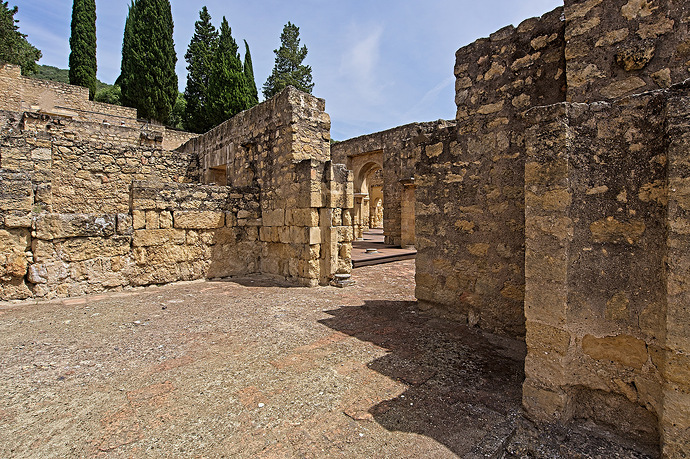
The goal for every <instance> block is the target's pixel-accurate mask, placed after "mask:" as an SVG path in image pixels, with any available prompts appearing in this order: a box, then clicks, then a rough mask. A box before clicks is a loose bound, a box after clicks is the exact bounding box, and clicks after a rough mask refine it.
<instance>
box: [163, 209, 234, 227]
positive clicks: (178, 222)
mask: <svg viewBox="0 0 690 459" xmlns="http://www.w3.org/2000/svg"><path fill="white" fill-rule="evenodd" d="M173 223H174V226H175V228H185V229H214V228H221V227H223V226H225V213H224V212H214V211H205V212H197V211H177V210H176V211H175V212H173Z"/></svg>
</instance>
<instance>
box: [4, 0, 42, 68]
mask: <svg viewBox="0 0 690 459" xmlns="http://www.w3.org/2000/svg"><path fill="white" fill-rule="evenodd" d="M15 14H17V7H16V6H15V7H14V8H12V9H10V8H9V7H8V6H7V2H2V3H0V61H3V62H7V63H10V64H15V65H19V66H21V68H22V73H23V74H24V75H31V74H32V73H36V71H37V70H38V66H37V65H36V61H38V60H39V59H40V58H41V55H42V54H41V52H40V51H39V50H38V49H36V48H34V47H33V46H32V45H31V44H30V43H29V42H28V41H27V40H26V35H25V34H23V33H21V32H19V26H18V25H17V22H19V21H18V20H17V19H15V18H14V15H15Z"/></svg>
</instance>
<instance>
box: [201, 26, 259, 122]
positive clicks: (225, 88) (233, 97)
mask: <svg viewBox="0 0 690 459" xmlns="http://www.w3.org/2000/svg"><path fill="white" fill-rule="evenodd" d="M237 50H238V47H237V42H235V39H234V38H232V31H231V30H230V26H229V25H228V21H227V20H226V19H225V17H223V22H222V23H221V26H220V38H219V39H218V48H217V49H216V52H215V55H214V58H213V64H212V66H211V78H210V81H209V85H208V98H207V100H208V101H210V104H209V105H210V110H209V121H210V122H211V123H212V125H213V126H216V125H218V124H220V123H222V122H223V121H225V120H227V119H229V118H232V117H233V116H235V115H236V114H238V113H239V112H241V111H242V110H246V109H247V108H249V106H250V105H249V91H248V90H247V80H246V78H245V76H244V69H243V68H242V61H241V60H240V55H239V54H238V52H237Z"/></svg>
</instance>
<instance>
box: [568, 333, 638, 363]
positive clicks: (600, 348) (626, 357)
mask: <svg viewBox="0 0 690 459" xmlns="http://www.w3.org/2000/svg"><path fill="white" fill-rule="evenodd" d="M582 350H583V351H584V353H585V354H587V355H589V356H590V357H592V358H593V359H596V360H609V361H612V362H616V363H619V364H621V365H624V366H626V367H632V368H636V369H638V370H640V369H642V366H643V365H644V364H645V363H646V362H647V345H646V344H645V342H644V341H642V340H641V339H638V338H634V337H632V336H629V335H617V336H606V337H604V338H597V337H595V336H592V335H586V336H585V337H584V338H583V339H582Z"/></svg>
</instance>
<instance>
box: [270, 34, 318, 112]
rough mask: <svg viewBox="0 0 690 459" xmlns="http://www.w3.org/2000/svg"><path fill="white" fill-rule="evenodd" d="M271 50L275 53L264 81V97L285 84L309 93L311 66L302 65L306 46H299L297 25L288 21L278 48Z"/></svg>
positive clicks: (280, 89) (272, 93)
mask: <svg viewBox="0 0 690 459" xmlns="http://www.w3.org/2000/svg"><path fill="white" fill-rule="evenodd" d="M273 52H274V53H275V54H276V60H275V66H274V67H273V72H271V74H270V75H269V77H268V79H267V80H266V83H264V86H263V93H264V97H265V98H266V99H269V98H271V97H273V96H275V95H276V94H278V93H279V92H280V91H282V90H283V89H285V88H286V87H287V86H294V87H295V88H297V89H299V90H300V91H304V92H307V93H309V94H311V91H312V89H313V88H314V83H312V81H311V67H310V66H308V65H302V61H303V60H304V58H305V57H307V47H306V46H302V47H301V48H300V46H299V27H297V26H296V25H294V24H292V23H290V22H288V23H287V24H286V25H285V27H283V33H281V34H280V48H279V49H274V50H273Z"/></svg>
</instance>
